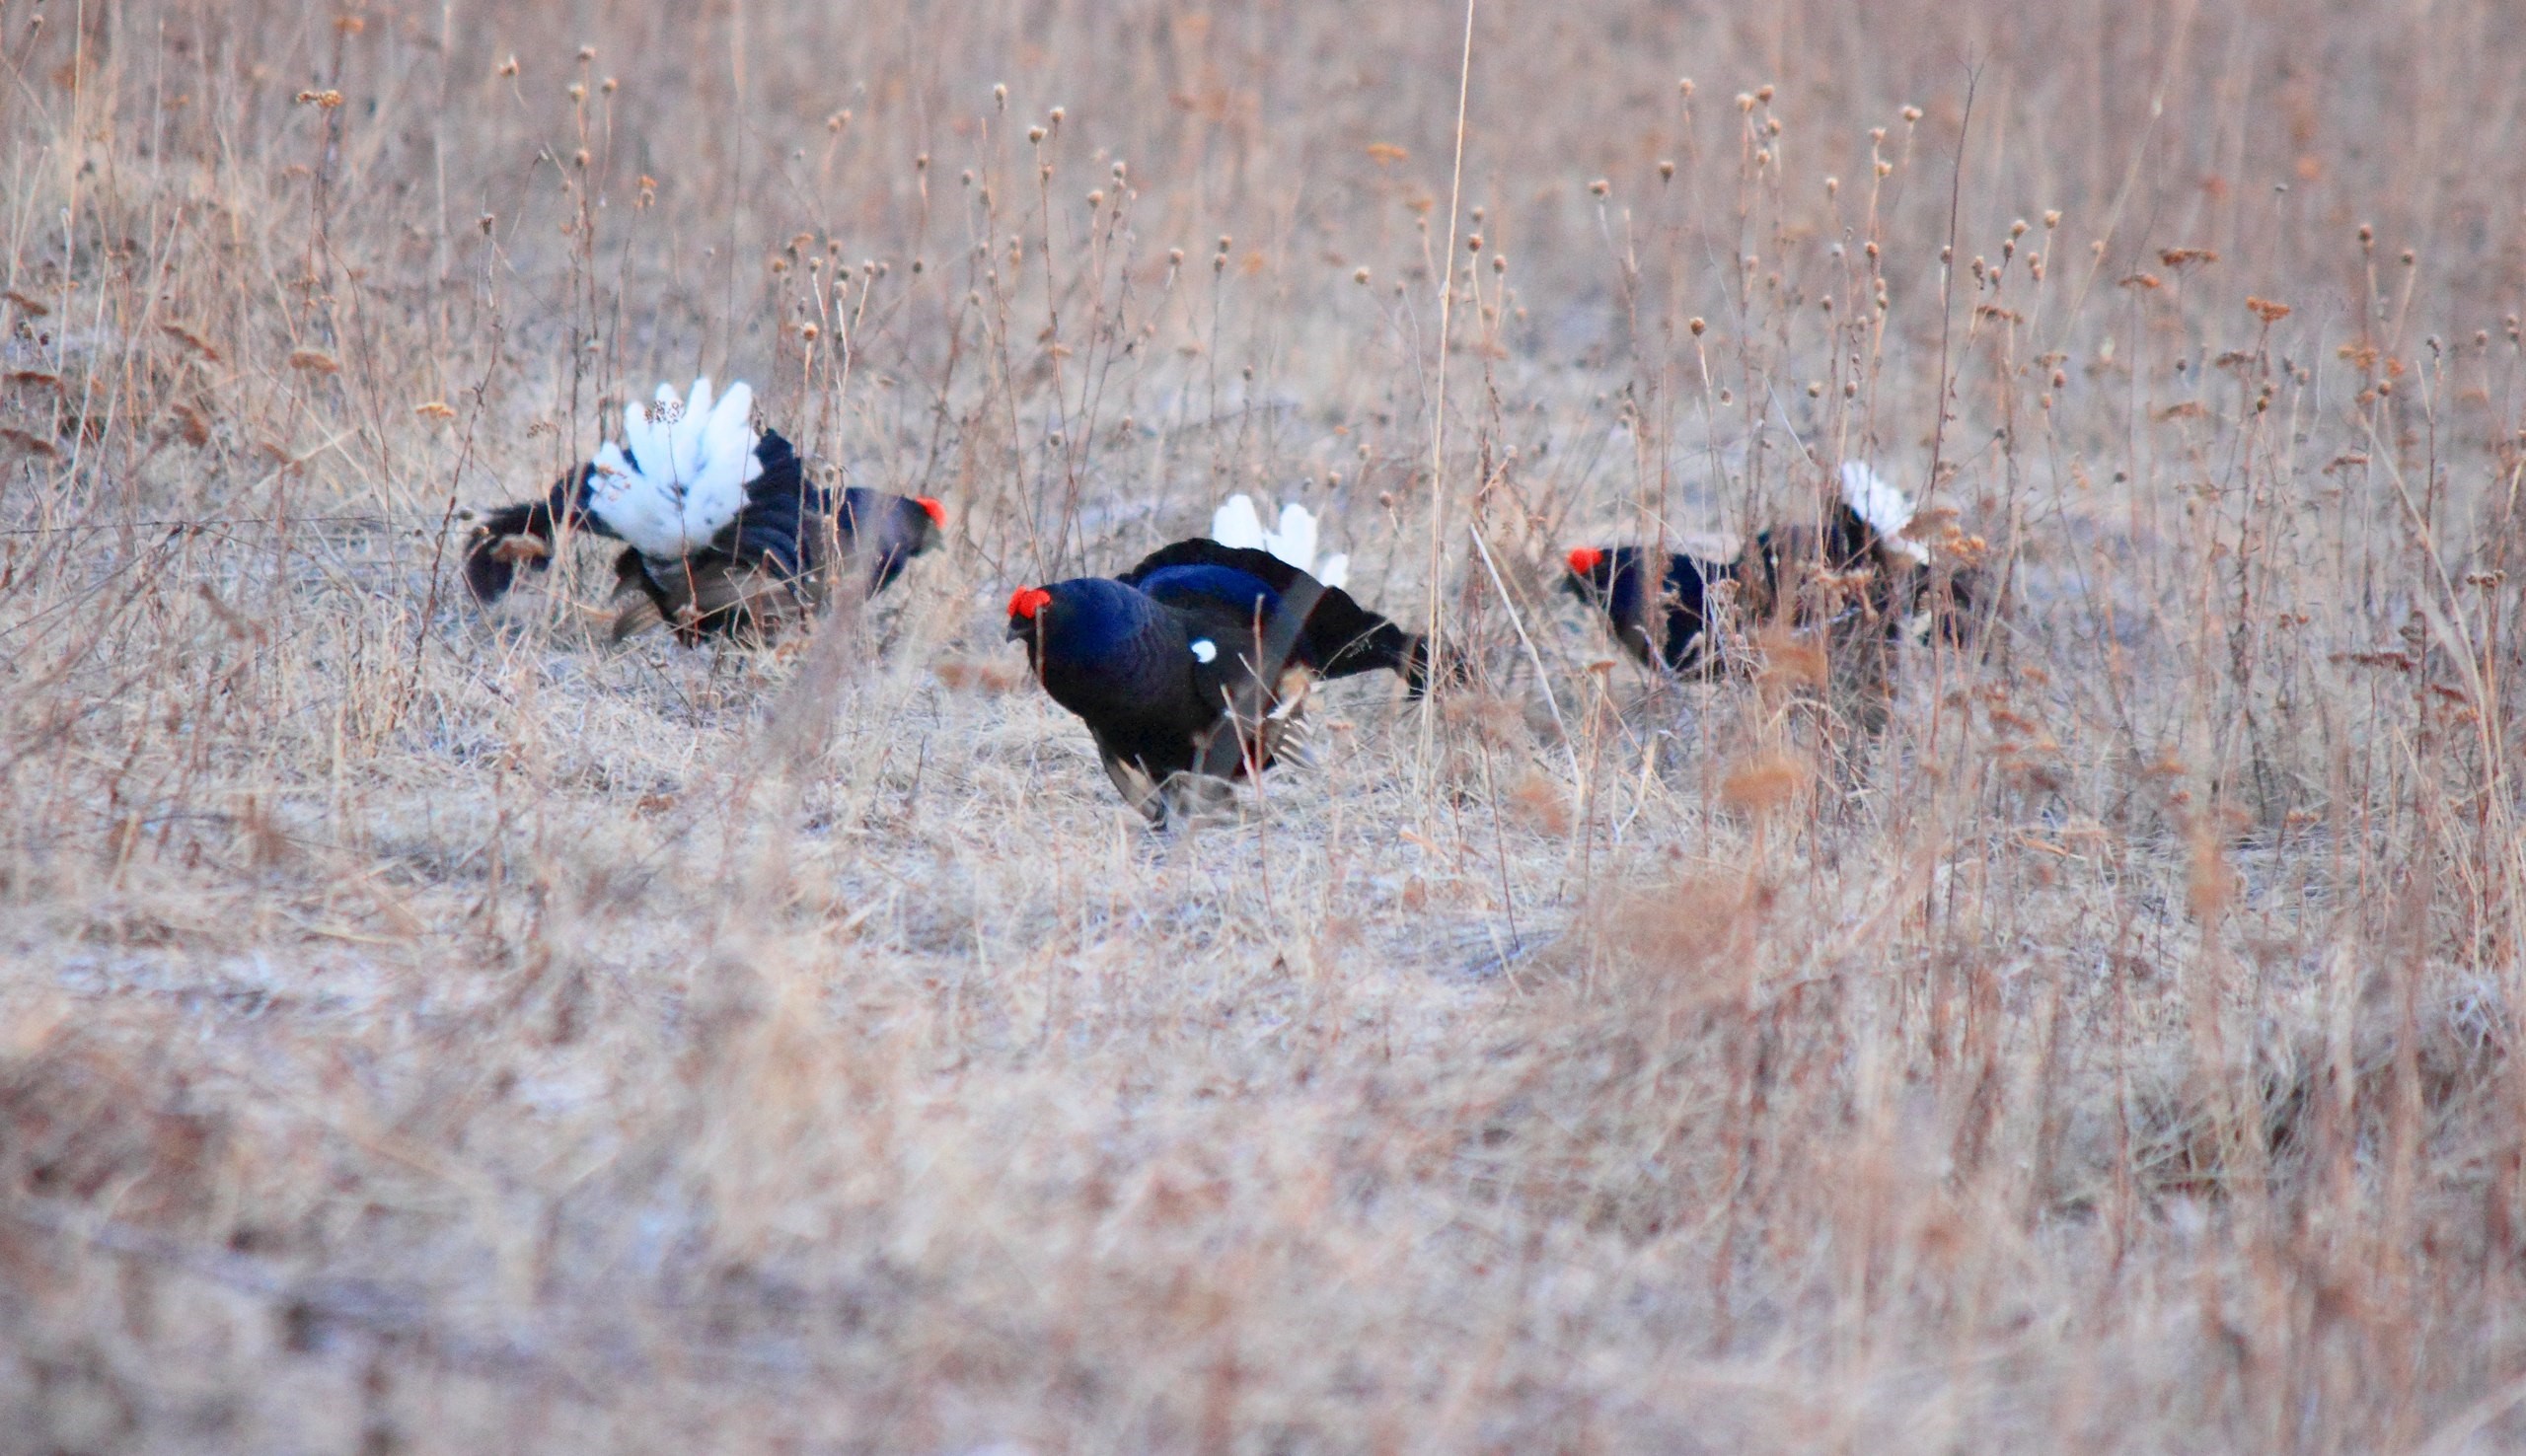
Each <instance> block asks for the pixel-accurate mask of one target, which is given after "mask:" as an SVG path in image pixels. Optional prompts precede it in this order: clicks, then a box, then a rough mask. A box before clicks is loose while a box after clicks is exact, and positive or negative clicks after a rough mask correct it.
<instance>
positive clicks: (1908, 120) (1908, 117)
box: [1903, 107, 1921, 126]
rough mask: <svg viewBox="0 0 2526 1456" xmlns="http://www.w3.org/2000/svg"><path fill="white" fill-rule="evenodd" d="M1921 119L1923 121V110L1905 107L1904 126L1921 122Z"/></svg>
mask: <svg viewBox="0 0 2526 1456" xmlns="http://www.w3.org/2000/svg"><path fill="white" fill-rule="evenodd" d="M1920 119H1921V109H1920V108H1918V107H1905V108H1904V109H1903V124H1904V125H1906V126H1909V125H1911V124H1912V123H1914V122H1916V121H1918V120H1920Z"/></svg>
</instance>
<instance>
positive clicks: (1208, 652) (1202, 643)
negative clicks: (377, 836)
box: [1193, 637, 1220, 662]
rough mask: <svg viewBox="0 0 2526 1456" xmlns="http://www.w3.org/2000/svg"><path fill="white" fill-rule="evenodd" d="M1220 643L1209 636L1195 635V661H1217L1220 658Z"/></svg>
mask: <svg viewBox="0 0 2526 1456" xmlns="http://www.w3.org/2000/svg"><path fill="white" fill-rule="evenodd" d="M1219 656H1220V644H1219V643H1217V642H1214V641H1212V640H1211V639H1210V638H1208V637H1195V638H1194V639H1193V660H1194V661H1195V662H1217V661H1218V660H1219Z"/></svg>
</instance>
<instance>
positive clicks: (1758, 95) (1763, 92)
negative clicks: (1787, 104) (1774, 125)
mask: <svg viewBox="0 0 2526 1456" xmlns="http://www.w3.org/2000/svg"><path fill="white" fill-rule="evenodd" d="M1754 100H1756V101H1758V102H1761V103H1762V104H1763V105H1764V106H1770V105H1771V104H1772V89H1771V88H1770V87H1768V86H1765V87H1761V88H1759V89H1757V90H1756V91H1755V92H1754Z"/></svg>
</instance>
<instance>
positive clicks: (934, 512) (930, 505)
mask: <svg viewBox="0 0 2526 1456" xmlns="http://www.w3.org/2000/svg"><path fill="white" fill-rule="evenodd" d="M912 503H913V504H914V505H917V506H919V507H921V513H922V514H923V515H925V516H928V517H929V526H930V529H931V530H933V531H945V530H946V529H947V507H945V506H943V505H941V504H939V503H938V502H937V501H936V500H934V499H932V498H931V497H929V496H927V495H916V496H914V497H913V498H912Z"/></svg>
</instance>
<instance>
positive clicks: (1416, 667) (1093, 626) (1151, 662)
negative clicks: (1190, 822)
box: [1008, 540, 1429, 824]
mask: <svg viewBox="0 0 2526 1456" xmlns="http://www.w3.org/2000/svg"><path fill="white" fill-rule="evenodd" d="M1008 635H1009V636H1010V637H1011V638H1012V639H1015V640H1018V641H1022V642H1024V643H1025V644H1026V659H1027V662H1028V664H1029V666H1031V667H1032V668H1033V669H1034V672H1035V675H1036V677H1037V678H1038V679H1039V680H1041V681H1042V683H1043V685H1044V690H1045V691H1046V692H1049V693H1051V694H1052V697H1053V700H1054V701H1055V702H1058V703H1060V704H1061V705H1062V706H1064V707H1066V708H1068V709H1070V710H1071V711H1072V712H1074V713H1077V715H1078V716H1079V717H1081V718H1083V719H1085V720H1086V723H1087V728H1088V732H1089V734H1090V735H1091V736H1092V737H1093V738H1094V739H1095V741H1096V751H1097V755H1098V757H1099V758H1100V759H1102V760H1103V762H1104V764H1105V772H1106V774H1107V776H1108V777H1110V778H1112V779H1113V781H1114V787H1115V788H1116V789H1118V790H1120V791H1121V793H1122V795H1123V797H1124V799H1125V800H1127V801H1128V802H1130V803H1131V804H1132V806H1133V807H1134V808H1137V809H1139V810H1140V811H1141V812H1142V813H1144V814H1146V815H1148V816H1149V818H1150V820H1151V822H1152V823H1154V824H1164V823H1165V822H1166V820H1167V818H1168V815H1169V814H1170V812H1180V811H1181V809H1182V808H1184V807H1186V806H1185V802H1184V801H1186V800H1187V799H1193V798H1200V799H1211V800H1215V799H1217V798H1219V797H1221V796H1223V795H1224V793H1225V791H1226V785H1227V783H1228V782H1229V781H1230V780H1233V779H1236V778H1240V777H1252V776H1253V775H1255V774H1256V773H1258V772H1260V771H1261V770H1262V769H1264V768H1267V767H1270V766H1271V764H1272V763H1273V760H1274V758H1275V756H1276V755H1277V754H1278V753H1279V751H1280V749H1281V747H1282V744H1283V741H1284V739H1285V738H1286V736H1287V735H1288V733H1289V732H1290V730H1291V728H1292V727H1293V726H1294V725H1295V723H1296V722H1297V719H1298V716H1299V712H1300V708H1301V707H1302V705H1303V704H1304V701H1305V698H1306V693H1307V692H1308V690H1309V689H1310V688H1311V687H1312V686H1313V684H1314V683H1316V682H1317V681H1319V680H1323V679H1331V678H1346V677H1351V676H1353V675H1355V674H1359V673H1366V672H1374V671H1375V670H1377V669H1380V668H1382V669H1386V670H1388V671H1391V672H1393V673H1395V674H1396V675H1397V676H1399V677H1401V678H1402V679H1403V680H1404V681H1405V683H1406V684H1408V685H1409V686H1410V688H1411V691H1412V692H1413V694H1414V695H1415V696H1418V695H1419V694H1420V693H1421V692H1423V691H1424V690H1425V689H1426V687H1427V685H1428V680H1429V644H1428V643H1427V641H1426V640H1425V639H1424V638H1422V637H1421V636H1419V635H1418V634H1416V633H1412V632H1407V631H1404V630H1403V629H1402V628H1401V627H1398V626H1396V625H1395V624H1394V623H1393V622H1391V621H1388V620H1387V619H1384V618H1382V617H1379V616H1378V615H1377V614H1375V613H1374V612H1371V611H1369V610H1368V609H1366V608H1364V607H1362V606H1361V605H1360V604H1359V603H1358V602H1356V601H1354V600H1352V598H1351V595H1350V594H1349V593H1348V592H1345V591H1343V590H1342V589H1341V588H1340V587H1328V586H1326V585H1325V584H1324V583H1322V582H1320V581H1318V580H1316V579H1315V578H1314V577H1313V576H1311V575H1309V574H1307V573H1306V572H1304V571H1301V570H1300V569H1299V568H1298V567H1296V566H1293V565H1291V564H1290V563H1289V562H1287V561H1284V560H1282V559H1280V558H1279V557H1277V556H1274V555H1272V554H1271V553H1270V552H1268V551H1262V550H1255V549H1252V548H1247V547H1238V546H1222V545H1221V544H1220V543H1218V542H1216V541H1206V540H1194V541H1182V542H1177V543H1176V544H1174V545H1173V546H1165V547H1162V548H1160V549H1159V550H1157V551H1154V552H1152V553H1151V554H1150V555H1149V556H1148V557H1147V558H1145V559H1144V560H1142V561H1141V562H1140V564H1138V565H1136V566H1134V567H1133V568H1132V569H1131V570H1129V571H1127V572H1124V573H1123V574H1122V575H1121V576H1119V577H1114V578H1110V579H1109V578H1104V577H1077V578H1074V579H1072V580H1069V581H1057V582H1052V583H1050V584H1048V585H1045V586H1039V587H1027V588H1024V589H1022V590H1020V591H1019V592H1018V593H1017V594H1016V595H1014V596H1012V597H1010V598H1009V600H1008Z"/></svg>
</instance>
